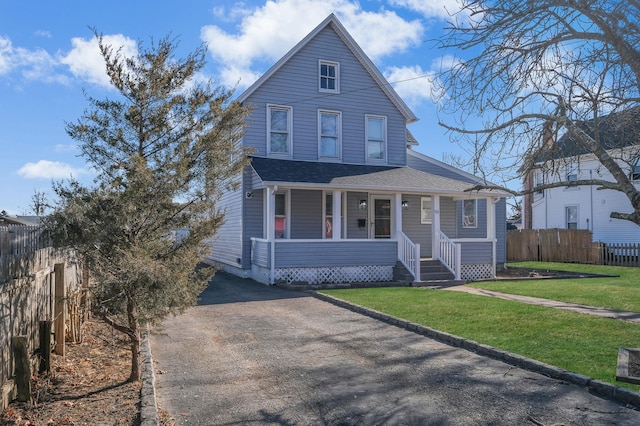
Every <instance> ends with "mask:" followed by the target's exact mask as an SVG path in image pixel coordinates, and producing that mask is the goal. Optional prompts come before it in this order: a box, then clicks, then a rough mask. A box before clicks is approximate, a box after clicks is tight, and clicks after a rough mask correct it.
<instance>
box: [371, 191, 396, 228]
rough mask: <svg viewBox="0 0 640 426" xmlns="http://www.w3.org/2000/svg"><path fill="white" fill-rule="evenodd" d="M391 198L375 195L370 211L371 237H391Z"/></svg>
mask: <svg viewBox="0 0 640 426" xmlns="http://www.w3.org/2000/svg"><path fill="white" fill-rule="evenodd" d="M391 210H392V209H391V198H390V197H387V196H380V195H374V196H372V197H371V210H370V212H369V215H370V219H369V222H370V223H371V231H370V238H391Z"/></svg>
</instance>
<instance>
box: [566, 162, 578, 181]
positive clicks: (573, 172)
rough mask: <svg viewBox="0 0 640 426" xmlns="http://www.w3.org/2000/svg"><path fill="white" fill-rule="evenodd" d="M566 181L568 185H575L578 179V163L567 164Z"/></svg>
mask: <svg viewBox="0 0 640 426" xmlns="http://www.w3.org/2000/svg"><path fill="white" fill-rule="evenodd" d="M566 175H567V182H569V185H575V182H576V181H577V180H578V165H577V164H576V163H569V164H567V173H566Z"/></svg>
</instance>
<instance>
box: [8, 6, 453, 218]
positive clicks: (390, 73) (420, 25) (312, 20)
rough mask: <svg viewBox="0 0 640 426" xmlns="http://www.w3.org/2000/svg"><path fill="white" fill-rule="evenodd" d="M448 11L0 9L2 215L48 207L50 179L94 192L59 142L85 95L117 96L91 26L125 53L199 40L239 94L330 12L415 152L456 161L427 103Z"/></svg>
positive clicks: (70, 146)
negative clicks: (391, 104) (386, 86)
mask: <svg viewBox="0 0 640 426" xmlns="http://www.w3.org/2000/svg"><path fill="white" fill-rule="evenodd" d="M457 10H458V6H457V1H456V0H429V1H425V0H362V1H360V2H357V1H351V0H325V1H323V2H319V1H317V0H277V1H267V2H265V1H254V0H251V1H245V2H238V1H235V0H222V1H221V0H188V1H185V2H175V1H163V0H137V1H130V0H129V1H122V0H111V1H108V2H89V1H86V0H83V1H77V0H73V1H68V0H61V1H58V2H52V1H32V0H20V1H17V0H3V1H2V6H1V8H0V210H6V211H7V212H9V213H11V214H29V213H30V212H29V209H30V206H31V197H32V195H33V194H34V191H44V192H46V193H47V194H49V198H50V200H52V199H53V196H52V195H50V194H52V191H51V183H52V182H53V181H57V180H60V179H66V178H68V177H69V176H73V177H74V178H76V179H78V180H80V181H81V182H84V183H87V184H88V183H90V182H91V179H92V177H93V175H92V171H91V168H90V167H89V165H87V164H85V162H84V160H83V158H81V157H79V151H78V150H77V142H76V141H74V140H72V139H71V138H69V136H68V135H67V134H66V132H65V123H67V122H75V121H76V120H77V119H78V118H80V117H81V115H82V112H83V110H84V109H85V108H86V107H87V105H88V104H87V102H86V99H85V96H84V94H83V91H86V93H87V94H89V95H91V96H92V97H95V98H98V99H102V98H106V97H109V96H114V95H115V92H114V90H113V89H112V88H110V87H109V84H108V81H107V79H106V75H105V73H104V64H103V62H102V61H101V58H100V56H99V55H98V51H97V47H96V43H95V40H94V39H93V32H92V31H91V29H90V28H96V29H97V30H98V32H99V33H102V34H103V35H104V36H105V39H106V40H107V41H109V42H110V43H111V44H113V45H114V46H116V45H117V46H124V49H125V51H126V52H135V51H136V46H137V45H138V43H139V42H142V43H144V44H145V45H146V46H149V43H150V40H151V39H152V38H153V39H156V40H157V39H160V38H162V37H164V36H166V35H168V34H171V35H173V36H176V37H178V38H179V40H180V51H181V52H184V54H185V55H186V53H188V52H191V51H193V50H194V49H195V48H196V47H197V46H198V45H199V44H200V43H203V42H204V43H206V44H207V45H208V49H209V51H208V53H207V65H206V67H205V69H204V72H205V73H206V77H208V78H212V79H214V80H215V82H216V83H217V84H220V85H229V87H232V86H233V85H235V84H236V83H237V84H238V85H237V94H240V93H241V92H242V90H243V89H245V88H246V87H248V85H250V84H251V83H252V82H253V81H254V80H255V79H256V78H257V77H258V76H259V75H260V74H262V73H263V72H264V71H266V70H267V69H268V68H269V67H270V66H271V65H272V64H273V63H274V62H275V61H277V60H278V59H279V58H280V57H281V56H282V55H284V54H285V53H286V52H287V51H288V50H289V49H290V48H291V47H293V46H294V45H295V44H296V43H297V42H298V41H300V40H301V39H302V38H303V37H304V36H305V35H306V34H307V33H309V32H310V31H311V30H312V29H313V28H314V27H315V26H316V25H318V24H319V23H320V22H321V21H322V20H323V19H324V18H326V17H327V15H328V14H329V13H331V12H333V13H335V14H336V15H337V16H338V18H339V19H340V20H341V22H342V23H343V24H344V26H345V28H346V29H347V31H349V32H350V33H351V35H352V36H353V37H354V39H355V40H356V41H357V42H358V44H359V45H360V47H362V49H363V50H364V51H365V53H366V54H367V55H368V56H369V57H370V58H371V59H372V61H373V62H374V63H375V64H376V66H377V67H378V68H379V69H380V71H381V72H382V73H383V74H384V75H385V76H386V77H387V79H388V80H389V81H390V82H391V83H393V84H394V87H395V89H396V91H397V92H398V93H399V94H400V96H401V97H402V98H403V99H404V100H405V102H406V103H407V104H408V105H409V106H410V107H411V109H412V110H413V112H414V113H415V114H416V116H417V117H418V118H419V119H420V121H419V122H418V123H415V124H412V125H411V126H410V127H409V129H410V130H411V131H412V133H413V134H414V135H415V136H416V138H417V139H418V141H419V142H420V146H419V147H418V148H417V150H418V151H420V152H422V153H424V154H427V155H430V156H432V157H434V158H436V159H439V160H442V159H443V155H444V154H445V153H446V154H450V153H454V154H457V155H464V154H463V153H462V151H461V148H460V147H459V146H458V145H456V144H453V143H451V142H449V137H448V135H447V134H446V132H445V131H444V129H443V128H441V127H439V126H438V124H437V118H436V107H435V104H434V101H433V100H432V97H431V78H432V77H433V75H434V74H433V73H434V71H435V70H437V69H438V67H439V66H440V64H442V63H443V61H444V63H446V62H447V61H449V58H450V57H451V56H450V55H451V52H445V51H442V50H439V49H436V48H435V44H434V42H433V40H434V39H437V38H438V37H439V36H440V35H441V34H442V28H443V27H444V26H445V25H446V23H447V21H448V20H450V19H451V18H450V16H449V13H452V12H455V11H457ZM183 56H184V55H183Z"/></svg>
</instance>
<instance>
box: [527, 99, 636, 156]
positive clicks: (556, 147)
mask: <svg viewBox="0 0 640 426" xmlns="http://www.w3.org/2000/svg"><path fill="white" fill-rule="evenodd" d="M576 124H577V126H578V128H579V129H580V130H582V131H583V132H585V133H586V134H587V135H589V136H590V137H592V138H594V139H595V138H599V142H600V144H601V145H602V147H603V148H604V149H606V150H610V149H616V148H625V147H629V146H633V145H640V107H635V108H630V109H627V110H624V111H620V112H614V113H611V114H608V115H605V116H603V117H600V118H599V119H598V120H597V121H595V120H593V119H591V120H585V121H580V122H578V123H576ZM588 153H590V151H589V150H587V149H586V148H585V147H583V146H582V145H580V144H579V143H577V142H576V141H575V140H574V139H572V137H571V136H570V135H569V134H568V133H565V134H563V135H562V136H561V137H560V138H559V139H558V141H557V142H556V143H555V144H552V145H550V146H544V147H543V148H542V149H541V150H540V151H539V152H538V155H537V156H536V162H541V161H547V160H551V159H558V158H565V157H575V156H579V155H584V154H588Z"/></svg>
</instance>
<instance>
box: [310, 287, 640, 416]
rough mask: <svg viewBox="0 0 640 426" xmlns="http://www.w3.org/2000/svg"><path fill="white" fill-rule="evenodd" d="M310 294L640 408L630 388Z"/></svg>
mask: <svg viewBox="0 0 640 426" xmlns="http://www.w3.org/2000/svg"><path fill="white" fill-rule="evenodd" d="M309 293H310V294H312V295H313V296H314V297H315V298H317V299H320V300H324V301H326V302H329V303H332V304H334V305H336V306H340V307H342V308H346V309H349V310H351V311H353V312H356V313H359V314H362V315H366V316H368V317H371V318H374V319H377V320H380V321H384V322H386V323H388V324H392V325H395V326H397V327H400V328H404V329H407V330H409V331H413V332H414V333H417V334H421V335H424V336H427V337H429V338H432V339H436V340H439V341H441V342H443V343H446V344H448V345H450V346H454V347H458V348H463V349H466V350H468V351H471V352H475V353H477V354H479V355H483V356H488V357H491V358H494V359H497V360H499V361H503V362H505V363H507V364H511V365H513V366H515V367H519V368H523V369H525V370H529V371H533V372H536V373H540V374H543V375H545V376H547V377H551V378H553V379H558V380H563V381H566V382H569V383H573V384H576V385H578V386H583V387H586V388H588V389H589V390H592V391H594V392H597V393H599V394H601V395H603V396H604V397H607V398H610V399H613V400H616V401H619V402H622V403H623V404H630V405H633V406H634V407H638V408H640V393H637V392H634V391H632V390H630V389H627V388H623V387H620V386H616V385H613V384H611V383H606V382H603V381H601V380H596V379H593V378H591V377H588V376H584V375H582V374H578V373H573V372H571V371H567V370H564V369H562V368H559V367H555V366H553V365H549V364H545V363H543V362H540V361H536V360H534V359H530V358H525V357H523V356H520V355H516V354H514V353H510V352H506V351H503V350H500V349H497V348H494V347H492V346H489V345H484V344H482V343H478V342H474V341H473V340H468V339H464V338H462V337H459V336H455V335H453V334H449V333H445V332H443V331H440V330H436V329H433V328H430V327H426V326H424V325H421V324H417V323H414V322H411V321H407V320H404V319H400V318H396V317H393V316H391V315H388V314H385V313H382V312H379V311H376V310H373V309H369V308H366V307H364V306H360V305H356V304H354V303H350V302H346V301H344V300H341V299H338V298H335V297H333V296H329V295H327V294H323V293H318V292H316V291H310V292H309Z"/></svg>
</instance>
